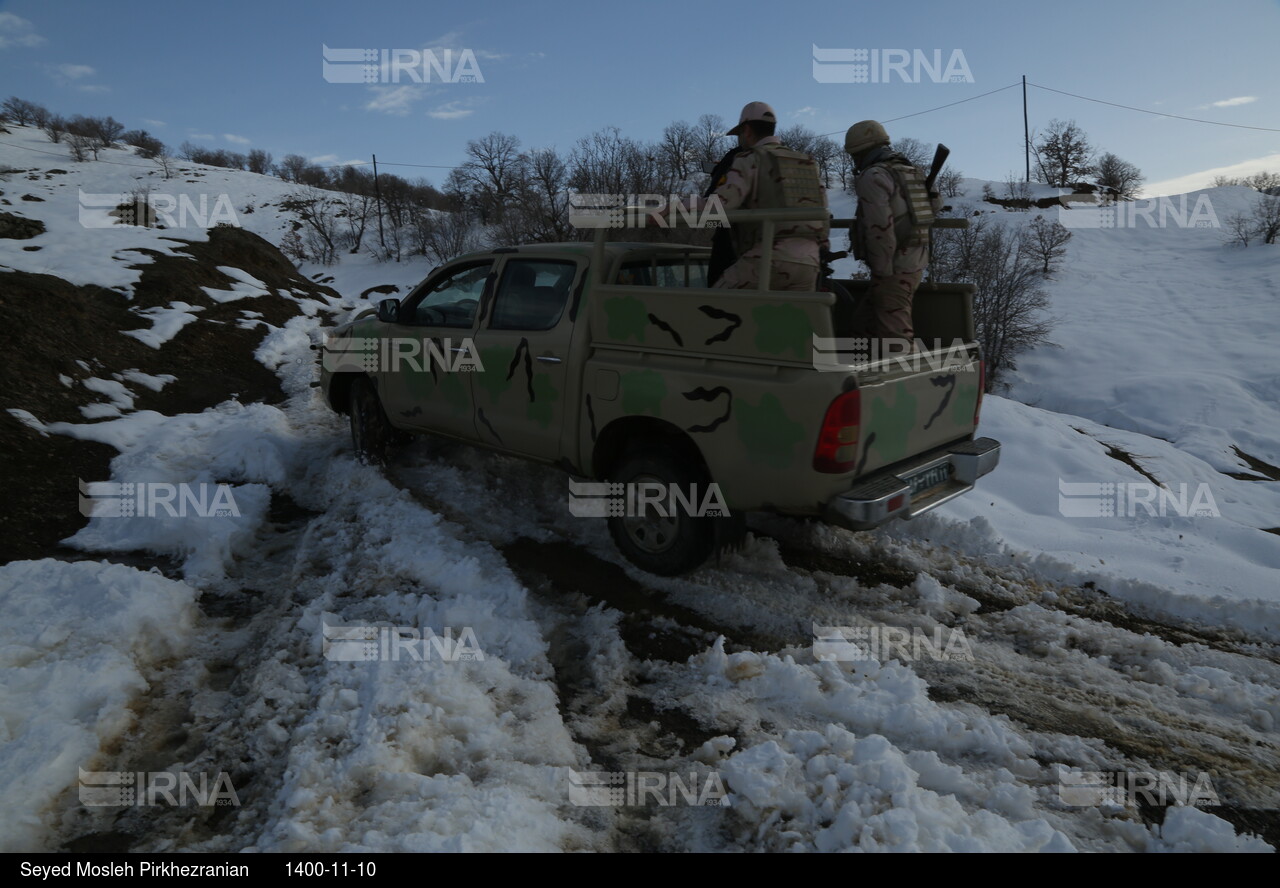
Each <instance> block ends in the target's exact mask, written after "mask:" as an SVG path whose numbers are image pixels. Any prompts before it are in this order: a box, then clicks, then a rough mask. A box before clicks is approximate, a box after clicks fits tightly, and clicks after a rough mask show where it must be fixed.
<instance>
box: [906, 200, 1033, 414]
mask: <svg viewBox="0 0 1280 888" xmlns="http://www.w3.org/2000/svg"><path fill="white" fill-rule="evenodd" d="M964 212H965V213H966V214H967V213H968V212H970V211H968V210H965V211H964ZM934 238H935V241H934V243H935V248H934V266H932V270H931V272H930V275H931V277H933V278H934V279H936V280H947V281H956V282H963V283H972V284H974V285H975V286H976V287H977V295H976V297H975V299H974V305H973V309H974V321H975V324H976V326H977V330H978V341H979V343H980V344H981V346H982V355H983V359H984V361H985V362H986V370H987V373H986V379H987V391H996V390H998V389H999V388H1000V387H1001V386H1002V385H1004V384H1005V374H1006V373H1007V372H1008V371H1010V370H1014V369H1016V365H1015V359H1016V357H1017V356H1018V355H1019V354H1021V353H1022V352H1024V351H1026V350H1027V349H1030V348H1032V347H1034V346H1036V345H1038V344H1040V343H1042V342H1045V341H1047V339H1048V336H1049V333H1050V331H1051V329H1052V321H1051V319H1050V318H1049V317H1048V316H1047V315H1046V314H1045V311H1046V309H1047V308H1048V306H1049V298H1048V295H1047V294H1046V293H1045V291H1044V289H1043V287H1042V285H1041V281H1042V279H1043V278H1042V275H1041V273H1040V270H1039V269H1038V268H1037V267H1036V266H1035V263H1034V262H1033V261H1032V260H1031V259H1030V257H1029V255H1028V252H1027V249H1026V248H1025V247H1023V246H1022V241H1023V240H1024V239H1025V235H1024V234H1022V233H1018V234H1015V233H1013V232H1012V231H1011V230H1010V229H1007V228H1006V227H1005V226H1003V225H988V224H987V223H986V220H985V219H984V218H981V217H978V218H974V219H971V221H970V226H969V228H967V229H939V230H938V231H935V232H934Z"/></svg>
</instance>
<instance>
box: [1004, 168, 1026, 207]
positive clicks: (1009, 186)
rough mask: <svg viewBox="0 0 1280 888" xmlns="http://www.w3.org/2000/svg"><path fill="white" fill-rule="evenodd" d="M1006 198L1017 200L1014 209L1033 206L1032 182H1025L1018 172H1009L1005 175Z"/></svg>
mask: <svg viewBox="0 0 1280 888" xmlns="http://www.w3.org/2000/svg"><path fill="white" fill-rule="evenodd" d="M1004 199H1005V200H1010V201H1017V202H1018V204H1020V205H1015V206H1014V207H1012V209H1017V210H1028V209H1030V208H1031V183H1030V182H1024V181H1023V180H1022V177H1021V176H1019V175H1018V174H1017V173H1008V174H1007V175H1006V176H1005V177H1004Z"/></svg>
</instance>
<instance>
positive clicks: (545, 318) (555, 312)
mask: <svg viewBox="0 0 1280 888" xmlns="http://www.w3.org/2000/svg"><path fill="white" fill-rule="evenodd" d="M577 273H578V266H577V263H574V262H558V261H556V260H553V259H508V260H507V264H506V267H505V268H503V270H502V279H501V280H500V281H498V292H497V295H496V296H495V297H494V303H493V317H492V318H491V319H490V321H489V329H491V330H550V329H551V328H552V327H554V326H555V325H556V324H557V323H559V321H560V315H561V314H563V313H564V307H565V303H567V302H568V301H569V294H570V293H571V292H572V290H573V279H574V278H575V277H576V276H577Z"/></svg>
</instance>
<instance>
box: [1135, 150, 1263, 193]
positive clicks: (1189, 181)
mask: <svg viewBox="0 0 1280 888" xmlns="http://www.w3.org/2000/svg"><path fill="white" fill-rule="evenodd" d="M1268 170H1271V171H1275V170H1280V154H1268V155H1266V156H1265V157H1255V158H1252V159H1250V160H1242V161H1240V162H1239V163H1233V164H1231V165H1230V166H1224V167H1214V168H1213V169H1209V170H1201V171H1200V172H1198V173H1187V174H1186V175H1185V176H1177V177H1176V178H1173V179H1165V180H1163V181H1161V182H1152V183H1151V184H1149V185H1146V186H1145V187H1143V189H1142V195H1143V197H1164V196H1168V195H1174V194H1186V193H1187V192H1188V191H1198V190H1199V189H1201V188H1208V187H1209V186H1210V184H1211V183H1212V182H1213V180H1214V179H1215V178H1217V177H1218V176H1226V177H1228V178H1231V179H1236V178H1240V177H1242V176H1252V175H1253V174H1254V173H1261V172H1265V171H1268Z"/></svg>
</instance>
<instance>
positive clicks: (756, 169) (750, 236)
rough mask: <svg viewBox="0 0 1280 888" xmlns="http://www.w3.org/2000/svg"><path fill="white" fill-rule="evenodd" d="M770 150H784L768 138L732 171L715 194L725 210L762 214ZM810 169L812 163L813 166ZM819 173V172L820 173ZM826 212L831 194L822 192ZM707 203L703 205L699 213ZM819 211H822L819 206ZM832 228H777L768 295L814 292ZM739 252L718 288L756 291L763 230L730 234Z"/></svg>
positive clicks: (734, 228) (745, 152)
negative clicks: (764, 166) (765, 158)
mask: <svg viewBox="0 0 1280 888" xmlns="http://www.w3.org/2000/svg"><path fill="white" fill-rule="evenodd" d="M771 145H776V146H778V147H779V148H781V147H784V146H783V145H782V142H781V141H779V139H778V137H777V136H765V137H764V138H762V139H760V140H759V141H758V142H756V144H755V146H753V147H752V148H750V149H744V150H742V152H741V153H740V154H739V155H738V157H737V158H736V159H735V160H734V162H733V165H732V166H731V167H729V173H728V175H727V176H726V177H725V181H724V184H722V185H720V186H719V187H717V188H716V190H715V191H714V192H713V194H714V195H715V196H717V197H719V198H720V202H721V205H722V206H723V207H724V208H725V209H726V210H737V209H747V210H755V209H761V208H762V207H761V205H760V204H759V202H758V195H759V192H760V188H759V181H758V180H759V176H760V165H761V153H762V152H763V151H768V150H769V147H768V146H771ZM808 163H811V164H812V163H813V161H812V160H810V161H808ZM815 172H816V170H815ZM818 194H819V195H820V197H821V206H822V207H823V209H826V206H827V198H826V192H824V191H823V190H822V189H821V188H819V189H818ZM705 203H706V201H705V200H703V199H699V200H698V204H699V209H701V207H702V206H703V205H705ZM814 205H815V206H816V205H818V204H817V202H816V201H815V202H814ZM827 228H828V223H827V222H826V221H825V220H823V221H820V222H796V223H792V224H790V225H782V224H780V225H778V227H777V228H776V229H775V234H774V240H773V264H772V267H771V269H770V271H771V274H770V279H769V289H771V290H808V291H813V290H814V289H816V287H817V283H818V266H819V263H818V250H819V248H820V247H821V246H825V245H826V244H827ZM731 230H732V231H733V233H734V236H735V237H734V239H735V241H736V243H737V246H738V259H737V261H736V262H734V264H733V265H731V266H729V268H728V269H726V270H725V272H724V274H723V275H722V276H721V277H720V279H719V280H718V281H716V283H715V286H717V287H727V288H729V289H735V290H741V289H755V288H756V286H757V284H758V283H759V275H758V269H759V267H760V255H761V252H762V245H761V244H760V242H759V241H760V227H759V225H750V226H744V225H740V224H739V225H734V226H732V229H731Z"/></svg>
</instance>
